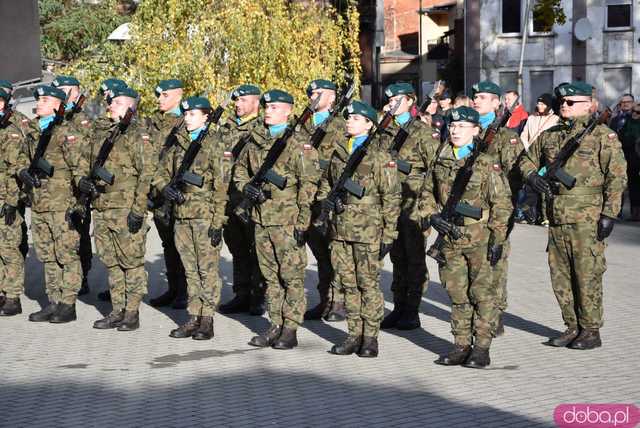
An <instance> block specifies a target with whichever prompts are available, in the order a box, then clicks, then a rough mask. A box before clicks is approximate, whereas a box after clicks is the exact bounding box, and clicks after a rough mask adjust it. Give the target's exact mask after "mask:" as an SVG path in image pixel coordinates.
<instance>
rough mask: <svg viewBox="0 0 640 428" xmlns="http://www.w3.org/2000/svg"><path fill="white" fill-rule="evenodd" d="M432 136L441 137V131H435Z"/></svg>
mask: <svg viewBox="0 0 640 428" xmlns="http://www.w3.org/2000/svg"><path fill="white" fill-rule="evenodd" d="M431 137H432V138H436V139H439V138H440V133H439V132H434V133H433V134H431Z"/></svg>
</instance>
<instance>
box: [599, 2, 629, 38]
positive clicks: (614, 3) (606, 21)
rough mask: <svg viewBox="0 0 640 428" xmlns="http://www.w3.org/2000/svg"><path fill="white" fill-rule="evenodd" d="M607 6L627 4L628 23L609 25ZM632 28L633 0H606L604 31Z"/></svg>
mask: <svg viewBox="0 0 640 428" xmlns="http://www.w3.org/2000/svg"><path fill="white" fill-rule="evenodd" d="M609 6H629V8H630V10H629V25H628V26H626V27H609ZM631 30H633V0H606V2H605V4H604V31H631Z"/></svg>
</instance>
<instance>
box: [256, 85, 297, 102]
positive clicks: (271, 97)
mask: <svg viewBox="0 0 640 428" xmlns="http://www.w3.org/2000/svg"><path fill="white" fill-rule="evenodd" d="M260 103H261V104H262V105H265V104H269V103H287V104H293V97H292V96H291V94H289V93H288V92H285V91H282V90H280V89H271V90H270V91H267V92H265V93H264V94H262V98H261V99H260Z"/></svg>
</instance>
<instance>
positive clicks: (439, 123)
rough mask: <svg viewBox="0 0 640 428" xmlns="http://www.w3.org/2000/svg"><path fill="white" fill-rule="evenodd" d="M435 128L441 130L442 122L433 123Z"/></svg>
mask: <svg viewBox="0 0 640 428" xmlns="http://www.w3.org/2000/svg"><path fill="white" fill-rule="evenodd" d="M433 126H436V127H438V128H440V127H441V126H442V122H440V121H439V120H436V121H435V122H433Z"/></svg>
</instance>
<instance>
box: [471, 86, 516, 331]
mask: <svg viewBox="0 0 640 428" xmlns="http://www.w3.org/2000/svg"><path fill="white" fill-rule="evenodd" d="M472 92H473V108H474V109H475V110H476V111H477V112H478V114H479V115H480V126H481V127H482V132H481V133H480V138H484V135H485V133H486V130H487V128H488V127H489V125H491V123H492V122H493V121H494V120H495V118H496V111H498V109H499V107H500V96H501V95H502V89H501V88H500V87H499V86H498V85H496V84H495V83H493V82H490V81H483V82H479V83H477V84H475V85H473V88H472ZM507 107H508V108H511V106H507ZM524 152H525V148H524V144H523V143H522V141H521V140H520V137H519V136H518V134H517V133H516V132H514V131H513V130H511V129H508V128H506V127H504V128H501V129H500V130H499V131H498V133H497V134H496V136H495V137H494V139H493V142H492V143H491V145H490V146H489V148H488V149H487V154H489V155H491V156H493V157H494V158H495V161H496V163H498V164H499V165H500V168H501V169H502V172H503V174H504V176H505V178H506V179H507V181H508V183H509V188H510V191H511V203H512V205H513V211H512V214H511V217H509V229H508V230H507V240H506V241H505V242H504V248H503V253H502V257H501V258H500V261H498V264H497V265H496V266H495V267H494V269H493V271H494V272H493V285H494V287H495V289H496V293H497V296H498V309H500V322H499V323H498V329H497V331H496V335H497V336H500V335H502V334H503V333H504V320H503V315H502V314H503V313H504V311H506V310H507V274H508V271H509V265H508V258H509V254H510V253H511V245H510V243H509V234H510V233H511V230H512V229H513V223H514V215H515V209H516V205H517V196H518V192H519V191H520V189H521V188H522V178H521V174H520V170H519V169H518V162H519V160H520V156H522V154H523V153H524Z"/></svg>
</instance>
